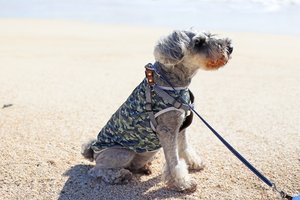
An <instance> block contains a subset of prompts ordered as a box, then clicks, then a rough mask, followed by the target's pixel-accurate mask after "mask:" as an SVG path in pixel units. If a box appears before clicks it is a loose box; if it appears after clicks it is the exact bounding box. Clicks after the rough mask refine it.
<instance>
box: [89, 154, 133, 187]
mask: <svg viewBox="0 0 300 200" xmlns="http://www.w3.org/2000/svg"><path fill="white" fill-rule="evenodd" d="M135 155H136V153H135V152H133V151H131V150H128V149H124V148H107V149H104V150H103V151H101V152H100V153H98V155H96V159H95V160H96V166H95V167H94V168H92V169H91V170H90V172H89V173H90V175H92V176H94V177H97V178H101V179H102V180H103V181H104V182H106V183H109V184H122V183H126V182H128V181H129V180H130V179H131V178H132V173H131V172H130V171H129V170H127V169H125V168H127V167H128V166H130V164H131V161H132V160H133V158H134V156H135Z"/></svg>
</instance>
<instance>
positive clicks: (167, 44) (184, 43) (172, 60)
mask: <svg viewBox="0 0 300 200" xmlns="http://www.w3.org/2000/svg"><path fill="white" fill-rule="evenodd" d="M189 43H190V38H189V37H188V36H187V35H186V33H185V32H184V31H174V32H173V33H171V34H170V35H168V36H167V37H164V38H162V39H160V40H159V41H158V43H157V45H156V46H155V48H154V57H155V60H156V61H158V62H160V63H162V64H164V65H166V66H171V65H176V64H178V63H179V62H181V61H182V59H183V57H184V55H185V52H186V49H187V47H188V45H189Z"/></svg>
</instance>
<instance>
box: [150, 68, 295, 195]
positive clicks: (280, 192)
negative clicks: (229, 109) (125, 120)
mask: <svg viewBox="0 0 300 200" xmlns="http://www.w3.org/2000/svg"><path fill="white" fill-rule="evenodd" d="M156 64H157V63H155V64H154V65H152V64H151V63H149V64H148V65H147V66H146V67H148V68H150V69H152V70H153V71H154V72H155V73H156V74H157V75H158V76H159V77H160V78H161V79H162V80H163V81H165V82H166V83H167V84H168V85H169V86H170V87H171V88H173V89H174V90H175V88H174V86H173V85H172V84H171V82H169V80H168V79H167V78H166V77H164V76H163V75H162V74H160V73H159V72H158V70H157V68H156ZM187 105H189V108H190V110H191V111H193V112H194V113H195V114H196V115H197V116H198V118H199V119H200V120H201V121H202V122H203V123H204V124H205V125H206V126H207V128H209V130H211V131H212V132H213V133H214V135H215V136H216V137H217V138H218V139H219V140H220V141H221V142H222V143H223V144H224V145H225V146H226V147H227V148H228V149H229V150H230V151H231V152H232V153H233V154H234V155H235V156H236V157H237V158H238V159H239V160H240V161H241V162H242V163H243V164H244V165H245V166H246V167H248V169H250V170H251V171H252V172H253V173H254V174H255V175H256V176H257V177H258V178H260V179H261V180H262V181H263V182H264V183H266V184H267V185H268V186H269V187H271V188H272V189H273V190H274V191H276V192H278V193H279V194H280V196H281V198H282V199H284V198H285V199H288V200H300V195H297V196H295V197H292V196H290V195H288V194H287V193H285V192H284V191H280V190H278V189H277V188H276V185H275V183H273V182H271V181H270V180H269V179H268V178H267V177H265V176H264V175H263V174H262V173H260V172H259V171H258V170H257V169H256V168H255V167H254V166H253V165H252V164H251V163H249V162H248V161H247V160H246V159H245V158H244V157H243V156H242V155H241V154H240V153H239V152H238V151H237V150H235V149H234V148H233V147H232V146H231V145H230V144H229V143H228V142H227V141H226V140H225V139H224V138H223V137H222V136H221V135H220V134H219V133H218V132H217V131H216V130H215V129H214V128H213V127H212V126H211V125H210V124H209V123H208V122H207V121H206V120H205V119H204V118H203V117H201V115H200V114H199V113H198V112H197V111H196V110H195V109H194V108H193V106H191V105H190V104H187Z"/></svg>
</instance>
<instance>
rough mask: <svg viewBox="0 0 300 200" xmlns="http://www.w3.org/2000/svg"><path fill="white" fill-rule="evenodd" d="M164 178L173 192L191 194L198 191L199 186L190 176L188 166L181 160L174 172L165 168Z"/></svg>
mask: <svg viewBox="0 0 300 200" xmlns="http://www.w3.org/2000/svg"><path fill="white" fill-rule="evenodd" d="M163 178H164V180H165V181H166V183H167V185H168V187H169V188H171V189H172V190H176V191H179V192H184V193H189V192H194V191H196V189H197V184H196V182H195V181H194V180H192V179H191V177H190V175H189V174H188V170H187V165H186V163H185V162H184V161H183V160H180V161H179V163H178V165H177V166H175V168H173V170H170V171H169V170H168V168H167V166H165V172H164V176H163Z"/></svg>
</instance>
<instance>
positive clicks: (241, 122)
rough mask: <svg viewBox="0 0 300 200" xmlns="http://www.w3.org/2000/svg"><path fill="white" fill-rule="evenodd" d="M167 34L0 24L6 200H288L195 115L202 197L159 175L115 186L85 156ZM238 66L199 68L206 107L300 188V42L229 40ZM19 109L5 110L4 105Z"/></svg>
mask: <svg viewBox="0 0 300 200" xmlns="http://www.w3.org/2000/svg"><path fill="white" fill-rule="evenodd" d="M170 31H171V29H167V28H147V27H129V26H116V25H99V24H92V23H83V22H75V21H55V20H12V19H11V20H9V19H5V20H4V19H2V20H0V136H1V140H0V199H5V200H6V199H11V200H15V199H61V200H65V199H72V200H73V199H75V200H77V199H124V200H128V199H278V195H277V194H275V193H273V192H272V190H271V189H270V188H268V187H267V186H266V185H265V184H264V183H263V182H261V181H260V180H259V179H258V178H257V177H255V176H254V175H253V174H252V173H251V172H250V171H249V170H248V169H247V168H246V167H244V166H243V164H241V163H240V161H238V160H237V159H236V158H235V157H234V156H233V155H232V154H231V153H230V152H229V151H228V150H227V149H226V148H225V147H224V146H223V145H222V144H221V143H220V142H219V141H218V140H217V138H216V137H215V136H214V135H213V134H212V133H211V132H210V131H209V130H208V129H207V128H206V127H205V126H204V125H203V124H202V123H201V122H200V121H199V120H197V119H195V120H194V123H193V124H192V126H191V128H190V129H189V135H190V140H191V144H192V145H193V146H194V147H195V149H196V150H197V152H199V154H200V155H201V156H202V158H203V159H204V160H205V163H206V168H205V169H204V170H203V171H201V172H194V173H192V174H191V176H192V177H193V178H194V179H195V180H196V181H197V182H198V189H197V191H196V192H195V193H192V194H180V193H177V192H174V191H170V190H167V189H166V187H165V186H164V184H163V183H162V182H161V168H162V165H163V154H162V152H160V153H159V154H158V155H157V159H156V160H155V161H154V162H153V165H152V171H153V173H152V175H150V176H135V177H134V179H133V180H132V182H130V184H127V185H114V186H109V185H105V184H104V183H101V182H99V180H95V179H93V178H90V177H89V176H88V175H87V171H88V170H89V169H90V168H91V167H92V166H93V164H94V163H91V162H89V161H86V160H84V159H83V158H82V157H81V155H80V146H81V143H82V142H84V141H86V140H88V139H89V138H94V137H96V135H97V133H98V132H99V130H100V129H101V127H102V126H103V125H104V124H105V123H106V121H107V120H108V119H109V117H110V116H111V114H112V113H113V112H114V111H115V110H116V109H117V108H118V107H119V106H120V104H121V103H122V102H123V101H124V100H125V99H126V98H127V96H128V95H129V94H130V92H131V91H132V90H133V89H134V88H135V86H136V85H137V84H138V83H139V82H140V81H141V80H142V79H143V77H144V68H143V66H144V65H145V64H146V63H148V62H153V55H152V52H153V46H154V44H155V42H156V40H157V39H158V38H159V37H160V36H162V35H166V34H168V33H169V32H170ZM218 33H221V35H224V36H229V37H230V38H232V40H233V42H234V47H235V49H234V53H233V59H232V60H231V61H230V63H229V64H228V65H227V66H226V67H224V68H222V69H220V70H218V71H216V72H205V71H199V73H198V74H197V75H196V76H195V77H194V80H193V82H192V84H191V87H190V88H191V89H192V90H193V92H194V94H195V96H196V105H197V109H198V110H199V112H200V113H201V114H202V115H203V116H204V118H206V119H207V120H208V121H209V122H210V123H211V124H212V125H213V126H214V127H215V128H216V129H217V130H218V131H219V132H221V133H222V135H223V136H224V137H225V138H226V139H227V140H228V141H229V142H230V143H231V144H232V145H233V146H234V147H236V148H237V149H238V150H239V151H240V152H241V153H242V154H243V155H244V156H245V157H246V158H247V159H249V161H250V162H251V163H252V164H253V165H255V166H256V167H257V168H258V169H259V170H260V171H261V172H263V173H264V174H265V175H266V176H267V177H268V178H270V179H271V180H273V181H275V182H276V183H277V186H278V187H280V188H282V189H284V190H285V191H287V192H289V193H290V194H297V193H300V160H299V159H300V128H299V127H300V117H299V113H300V89H299V80H300V66H299V63H300V56H299V52H300V37H295V36H294V37H289V36H275V35H264V34H255V33H223V32H222V31H219V32H218ZM7 104H12V106H8V107H5V108H3V109H1V108H2V106H3V105H7Z"/></svg>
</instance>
